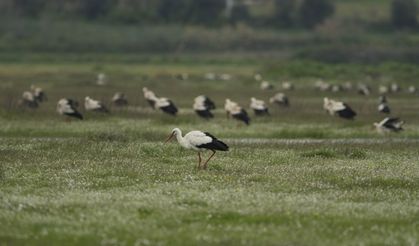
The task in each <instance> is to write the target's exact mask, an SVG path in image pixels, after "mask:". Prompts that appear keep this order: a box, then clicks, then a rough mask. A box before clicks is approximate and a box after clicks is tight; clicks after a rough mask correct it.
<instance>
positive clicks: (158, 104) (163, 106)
mask: <svg viewBox="0 0 419 246" xmlns="http://www.w3.org/2000/svg"><path fill="white" fill-rule="evenodd" d="M154 108H156V109H160V110H161V111H163V112H164V113H166V114H170V115H172V116H176V114H177V112H178V109H177V107H176V105H175V104H174V103H173V102H172V100H170V99H168V98H165V97H159V98H157V100H156V101H155V104H154Z"/></svg>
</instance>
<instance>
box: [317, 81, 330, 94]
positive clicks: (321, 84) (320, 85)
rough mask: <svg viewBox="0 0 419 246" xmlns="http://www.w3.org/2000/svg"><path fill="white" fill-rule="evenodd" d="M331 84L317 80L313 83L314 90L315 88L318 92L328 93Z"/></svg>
mask: <svg viewBox="0 0 419 246" xmlns="http://www.w3.org/2000/svg"><path fill="white" fill-rule="evenodd" d="M331 86H332V85H331V84H329V83H326V82H324V81H323V80H321V79H320V80H317V81H316V83H314V88H316V89H317V90H319V91H328V90H330V88H331Z"/></svg>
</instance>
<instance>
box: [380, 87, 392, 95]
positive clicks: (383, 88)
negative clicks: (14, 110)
mask: <svg viewBox="0 0 419 246" xmlns="http://www.w3.org/2000/svg"><path fill="white" fill-rule="evenodd" d="M389 91H390V89H389V88H388V86H387V85H380V86H379V87H378V93H380V94H387V93H388V92H389Z"/></svg>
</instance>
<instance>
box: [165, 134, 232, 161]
mask: <svg viewBox="0 0 419 246" xmlns="http://www.w3.org/2000/svg"><path fill="white" fill-rule="evenodd" d="M174 136H175V137H176V140H177V141H178V143H179V144H180V145H181V146H182V147H184V148H186V149H191V150H194V151H197V152H198V168H201V161H202V159H201V152H203V151H204V150H211V151H212V155H211V156H210V157H209V158H208V160H207V161H205V162H204V164H203V166H202V168H203V169H206V168H207V164H208V162H209V160H210V159H211V158H212V157H213V156H214V155H215V153H216V150H219V151H228V149H229V147H228V146H227V145H226V144H225V143H223V142H222V141H220V140H218V139H217V138H216V137H214V136H213V135H211V134H210V133H208V132H202V131H190V132H188V133H187V134H185V136H182V131H181V130H180V129H179V128H175V129H173V130H172V133H171V135H170V136H169V138H168V139H167V140H166V142H168V141H169V140H170V139H171V138H172V137H174Z"/></svg>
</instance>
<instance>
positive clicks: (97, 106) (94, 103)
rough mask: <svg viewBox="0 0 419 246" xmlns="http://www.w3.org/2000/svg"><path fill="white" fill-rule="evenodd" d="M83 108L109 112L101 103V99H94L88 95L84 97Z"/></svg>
mask: <svg viewBox="0 0 419 246" xmlns="http://www.w3.org/2000/svg"><path fill="white" fill-rule="evenodd" d="M84 108H85V109H86V111H96V112H103V113H109V111H108V109H107V108H106V107H105V105H103V103H102V102H101V101H98V100H94V99H92V98H90V97H86V98H85V99H84Z"/></svg>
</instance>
